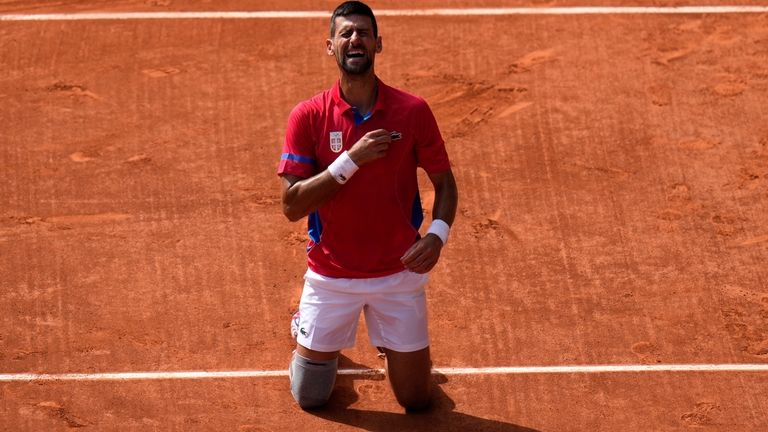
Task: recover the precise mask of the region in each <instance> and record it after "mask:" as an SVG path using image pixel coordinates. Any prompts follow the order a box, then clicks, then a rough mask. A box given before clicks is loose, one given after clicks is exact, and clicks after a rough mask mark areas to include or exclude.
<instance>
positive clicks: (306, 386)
mask: <svg viewBox="0 0 768 432" xmlns="http://www.w3.org/2000/svg"><path fill="white" fill-rule="evenodd" d="M337 368H338V359H333V360H310V359H308V358H306V357H302V356H300V355H298V354H296V353H294V354H293V359H292V360H291V365H290V366H289V370H288V373H289V376H290V378H291V394H292V395H293V398H294V399H296V402H298V404H299V406H300V407H301V408H302V409H310V408H318V407H320V406H323V405H325V403H326V402H328V398H330V397H331V392H332V391H333V385H334V384H335V383H336V369H337Z"/></svg>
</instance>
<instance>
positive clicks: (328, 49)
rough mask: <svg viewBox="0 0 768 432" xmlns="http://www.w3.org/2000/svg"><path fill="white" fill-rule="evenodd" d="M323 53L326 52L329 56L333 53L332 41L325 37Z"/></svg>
mask: <svg viewBox="0 0 768 432" xmlns="http://www.w3.org/2000/svg"><path fill="white" fill-rule="evenodd" d="M325 53H326V54H328V55H329V56H331V57H333V56H334V53H333V41H332V40H331V39H326V40H325Z"/></svg>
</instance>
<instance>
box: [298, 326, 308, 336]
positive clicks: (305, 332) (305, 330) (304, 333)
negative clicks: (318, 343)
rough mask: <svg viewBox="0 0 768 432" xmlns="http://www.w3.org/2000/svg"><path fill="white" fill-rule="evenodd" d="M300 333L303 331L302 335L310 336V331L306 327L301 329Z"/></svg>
mask: <svg viewBox="0 0 768 432" xmlns="http://www.w3.org/2000/svg"><path fill="white" fill-rule="evenodd" d="M299 333H301V335H302V336H304V337H308V336H309V332H308V331H307V329H305V328H304V327H302V328H300V329H299Z"/></svg>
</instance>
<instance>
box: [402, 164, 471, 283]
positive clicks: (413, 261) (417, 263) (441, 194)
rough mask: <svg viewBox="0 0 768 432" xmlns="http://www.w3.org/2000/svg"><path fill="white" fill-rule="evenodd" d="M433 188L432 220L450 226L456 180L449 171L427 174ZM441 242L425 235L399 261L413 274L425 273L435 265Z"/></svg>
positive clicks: (453, 214) (456, 191) (429, 235)
mask: <svg viewBox="0 0 768 432" xmlns="http://www.w3.org/2000/svg"><path fill="white" fill-rule="evenodd" d="M429 179H430V180H431V181H432V185H433V186H434V187H435V204H434V205H433V206H432V220H435V219H441V220H443V221H445V223H447V224H448V225H452V224H453V221H454V218H455V217H456V207H457V206H458V202H459V193H458V189H457V187H456V179H455V178H454V177H453V173H452V172H451V171H450V170H449V171H446V172H442V173H438V174H429ZM442 249H443V241H442V240H441V239H440V237H438V236H437V235H435V234H427V235H425V236H424V237H422V238H421V239H420V240H419V241H417V242H416V243H414V244H413V246H411V247H410V249H408V251H406V252H405V254H404V255H403V257H402V258H401V259H400V260H401V261H402V263H403V265H405V267H406V268H407V269H408V270H410V271H412V272H415V273H427V272H428V271H430V270H432V268H433V267H434V266H435V265H436V264H437V261H438V259H439V258H440V251H441V250H442Z"/></svg>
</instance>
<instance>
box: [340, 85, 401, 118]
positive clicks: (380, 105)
mask: <svg viewBox="0 0 768 432" xmlns="http://www.w3.org/2000/svg"><path fill="white" fill-rule="evenodd" d="M376 84H377V86H378V93H377V94H376V102H374V104H373V108H372V109H371V115H373V113H375V112H376V111H382V110H384V107H385V105H386V104H385V101H386V98H387V91H388V90H389V87H388V86H387V85H386V84H384V83H383V82H382V81H381V80H380V79H379V77H376ZM331 96H332V97H333V101H334V102H335V103H336V105H338V106H339V107H341V110H342V111H344V112H347V111H349V110H351V109H352V106H351V105H350V104H348V103H347V101H345V100H344V98H343V97H341V80H337V81H336V84H334V86H333V88H332V89H331Z"/></svg>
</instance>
